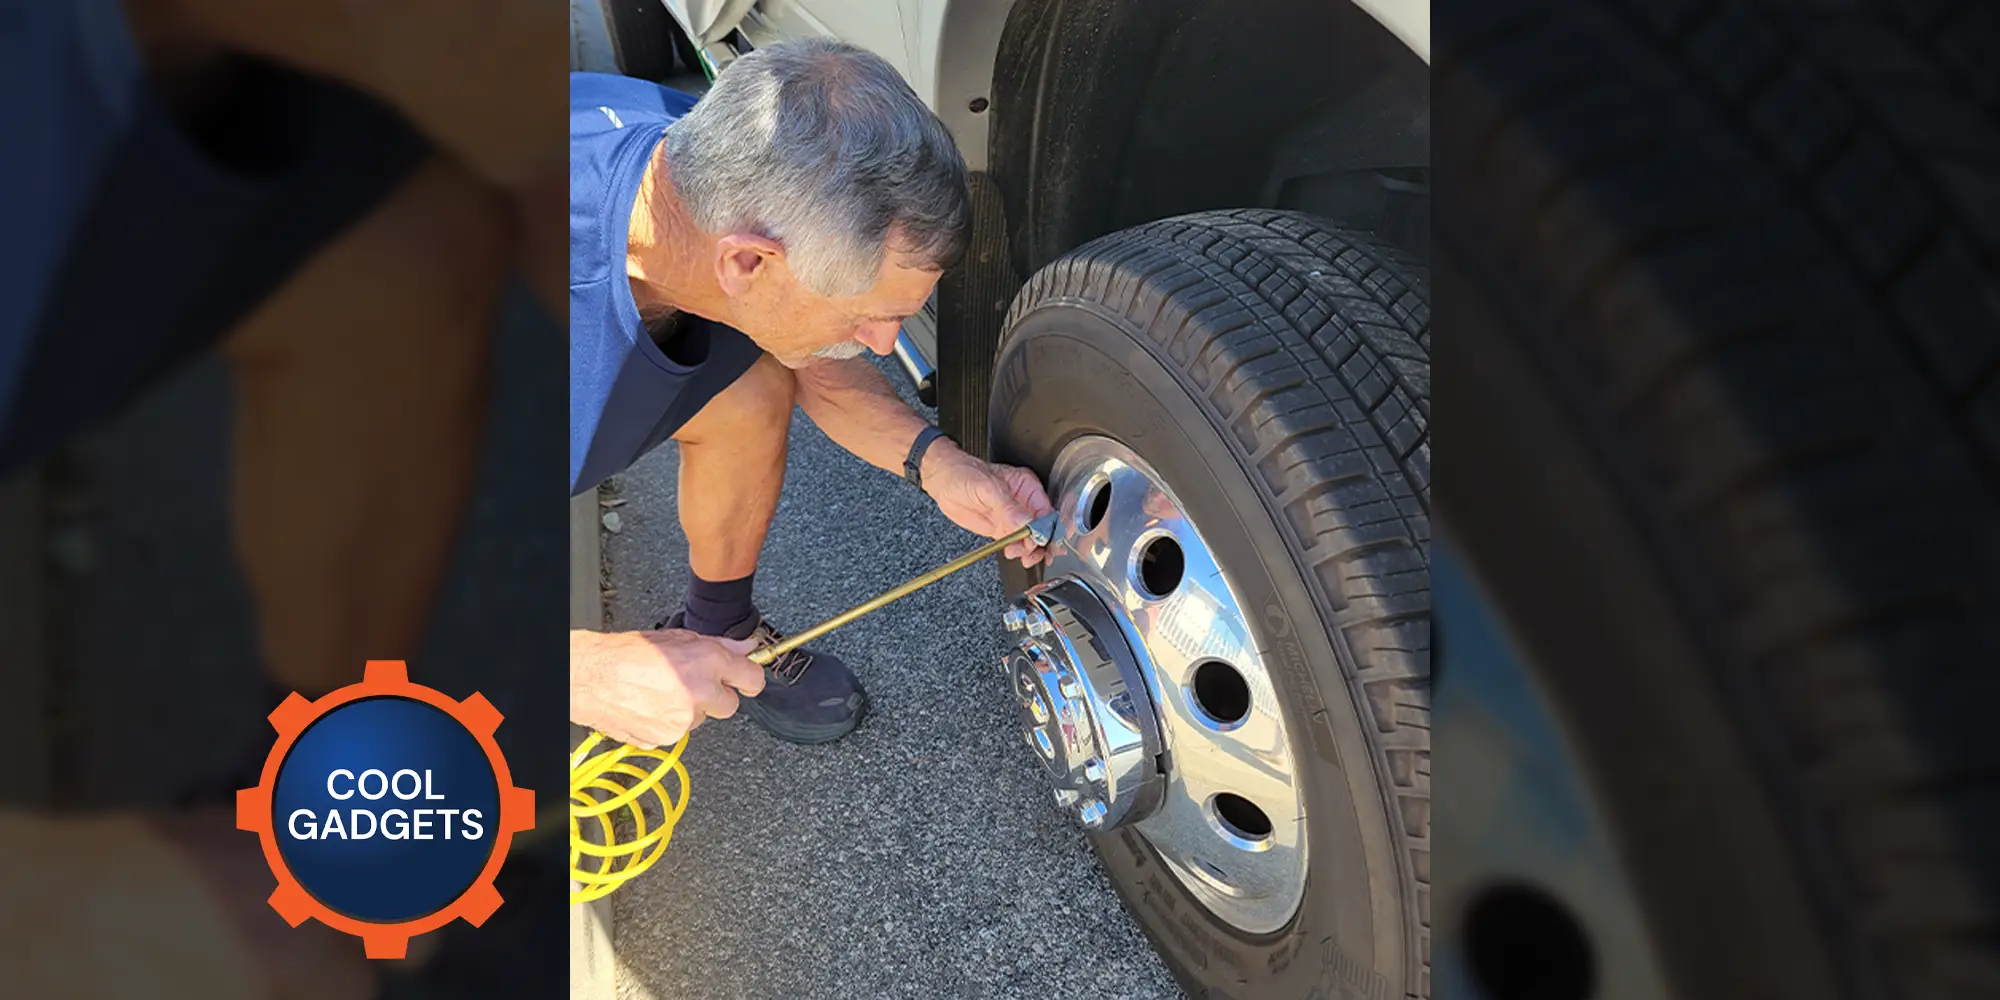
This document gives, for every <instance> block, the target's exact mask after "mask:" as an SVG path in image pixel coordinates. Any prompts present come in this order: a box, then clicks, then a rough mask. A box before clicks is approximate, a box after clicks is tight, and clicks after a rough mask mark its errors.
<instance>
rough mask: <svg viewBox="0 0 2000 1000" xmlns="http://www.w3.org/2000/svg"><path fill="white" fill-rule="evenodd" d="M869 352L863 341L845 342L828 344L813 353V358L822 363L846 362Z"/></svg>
mask: <svg viewBox="0 0 2000 1000" xmlns="http://www.w3.org/2000/svg"><path fill="white" fill-rule="evenodd" d="M867 350H868V345H867V344H864V343H862V342H861V341H858V340H843V341H841V342H840V343H838V344H828V345H826V346H825V347H822V348H820V349H819V350H817V351H814V352H812V356H813V357H814V358H817V359H819V360H821V361H846V360H847V359H848V358H858V357H860V356H861V355H862V354H863V353H864V352H866V351H867Z"/></svg>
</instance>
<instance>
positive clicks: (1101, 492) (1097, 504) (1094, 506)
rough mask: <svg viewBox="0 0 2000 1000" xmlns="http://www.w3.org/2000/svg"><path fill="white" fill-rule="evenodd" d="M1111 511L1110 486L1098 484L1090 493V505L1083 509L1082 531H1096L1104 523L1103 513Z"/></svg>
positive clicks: (1108, 484)
mask: <svg viewBox="0 0 2000 1000" xmlns="http://www.w3.org/2000/svg"><path fill="white" fill-rule="evenodd" d="M1110 509H1111V484H1110V483H1098V484H1097V488H1096V489H1094V490H1091V491H1090V505H1089V506H1088V507H1086V508H1085V509H1084V515H1083V517H1084V520H1083V530H1085V531H1096V530H1097V526H1098V525H1100V524H1103V523H1104V515H1105V512H1107V511H1109V510H1110Z"/></svg>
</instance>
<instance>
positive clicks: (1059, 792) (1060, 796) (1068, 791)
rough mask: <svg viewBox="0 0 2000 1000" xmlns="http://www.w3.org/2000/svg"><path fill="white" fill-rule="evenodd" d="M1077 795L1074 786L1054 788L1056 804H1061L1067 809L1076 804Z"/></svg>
mask: <svg viewBox="0 0 2000 1000" xmlns="http://www.w3.org/2000/svg"><path fill="white" fill-rule="evenodd" d="M1078 797H1079V796H1078V795H1077V793H1076V789H1074V788H1058V789H1056V805H1058V806H1061V807H1062V808H1064V809H1068V808H1069V807H1071V806H1073V805H1076V800H1077V799H1078Z"/></svg>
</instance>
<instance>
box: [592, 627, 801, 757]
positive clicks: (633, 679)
mask: <svg viewBox="0 0 2000 1000" xmlns="http://www.w3.org/2000/svg"><path fill="white" fill-rule="evenodd" d="M755 647H756V642H755V641H754V640H749V639H742V640H737V639H713V638H710V637H708V636H704V635H696V634H695V633H693V632H689V631H686V630H684V629H667V630H663V631H659V632H586V631H581V630H578V631H572V632H571V633H570V634H569V718H570V721H571V722H574V723H576V724H577V725H580V726H589V727H590V728H592V729H595V730H597V731H598V732H600V733H603V734H604V735H606V736H609V737H611V738H612V739H614V740H617V741H619V742H621V743H624V744H626V745H628V746H633V747H639V748H642V749H649V748H652V747H663V746H672V745H674V744H675V743H677V742H679V741H680V738H681V737H682V736H683V735H685V734H686V733H687V731H688V730H690V729H693V728H694V727H696V726H699V725H701V724H702V723H703V722H705V721H707V720H709V719H726V718H729V717H730V716H732V715H735V714H736V704H737V697H738V695H747V696H751V697H755V696H756V695H757V693H758V692H760V691H762V690H764V668H762V667H759V666H757V665H756V664H754V663H751V662H750V661H749V659H747V658H746V656H745V654H747V653H749V652H750V650H751V649H753V648H755Z"/></svg>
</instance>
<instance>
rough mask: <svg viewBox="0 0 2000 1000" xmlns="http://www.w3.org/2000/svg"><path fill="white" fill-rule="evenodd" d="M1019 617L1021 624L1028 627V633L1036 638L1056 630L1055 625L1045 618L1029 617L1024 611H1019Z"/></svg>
mask: <svg viewBox="0 0 2000 1000" xmlns="http://www.w3.org/2000/svg"><path fill="white" fill-rule="evenodd" d="M1021 617H1022V619H1023V621H1022V624H1023V625H1024V626H1026V627H1027V629H1028V634H1029V635H1032V636H1034V637H1035V638H1037V639H1039V638H1041V637H1042V636H1045V635H1048V634H1049V633H1050V632H1054V631H1055V630H1056V627H1055V626H1054V625H1051V624H1049V620H1048V619H1046V618H1040V617H1036V618H1029V617H1028V616H1027V612H1025V611H1024V612H1022V613H1021Z"/></svg>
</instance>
